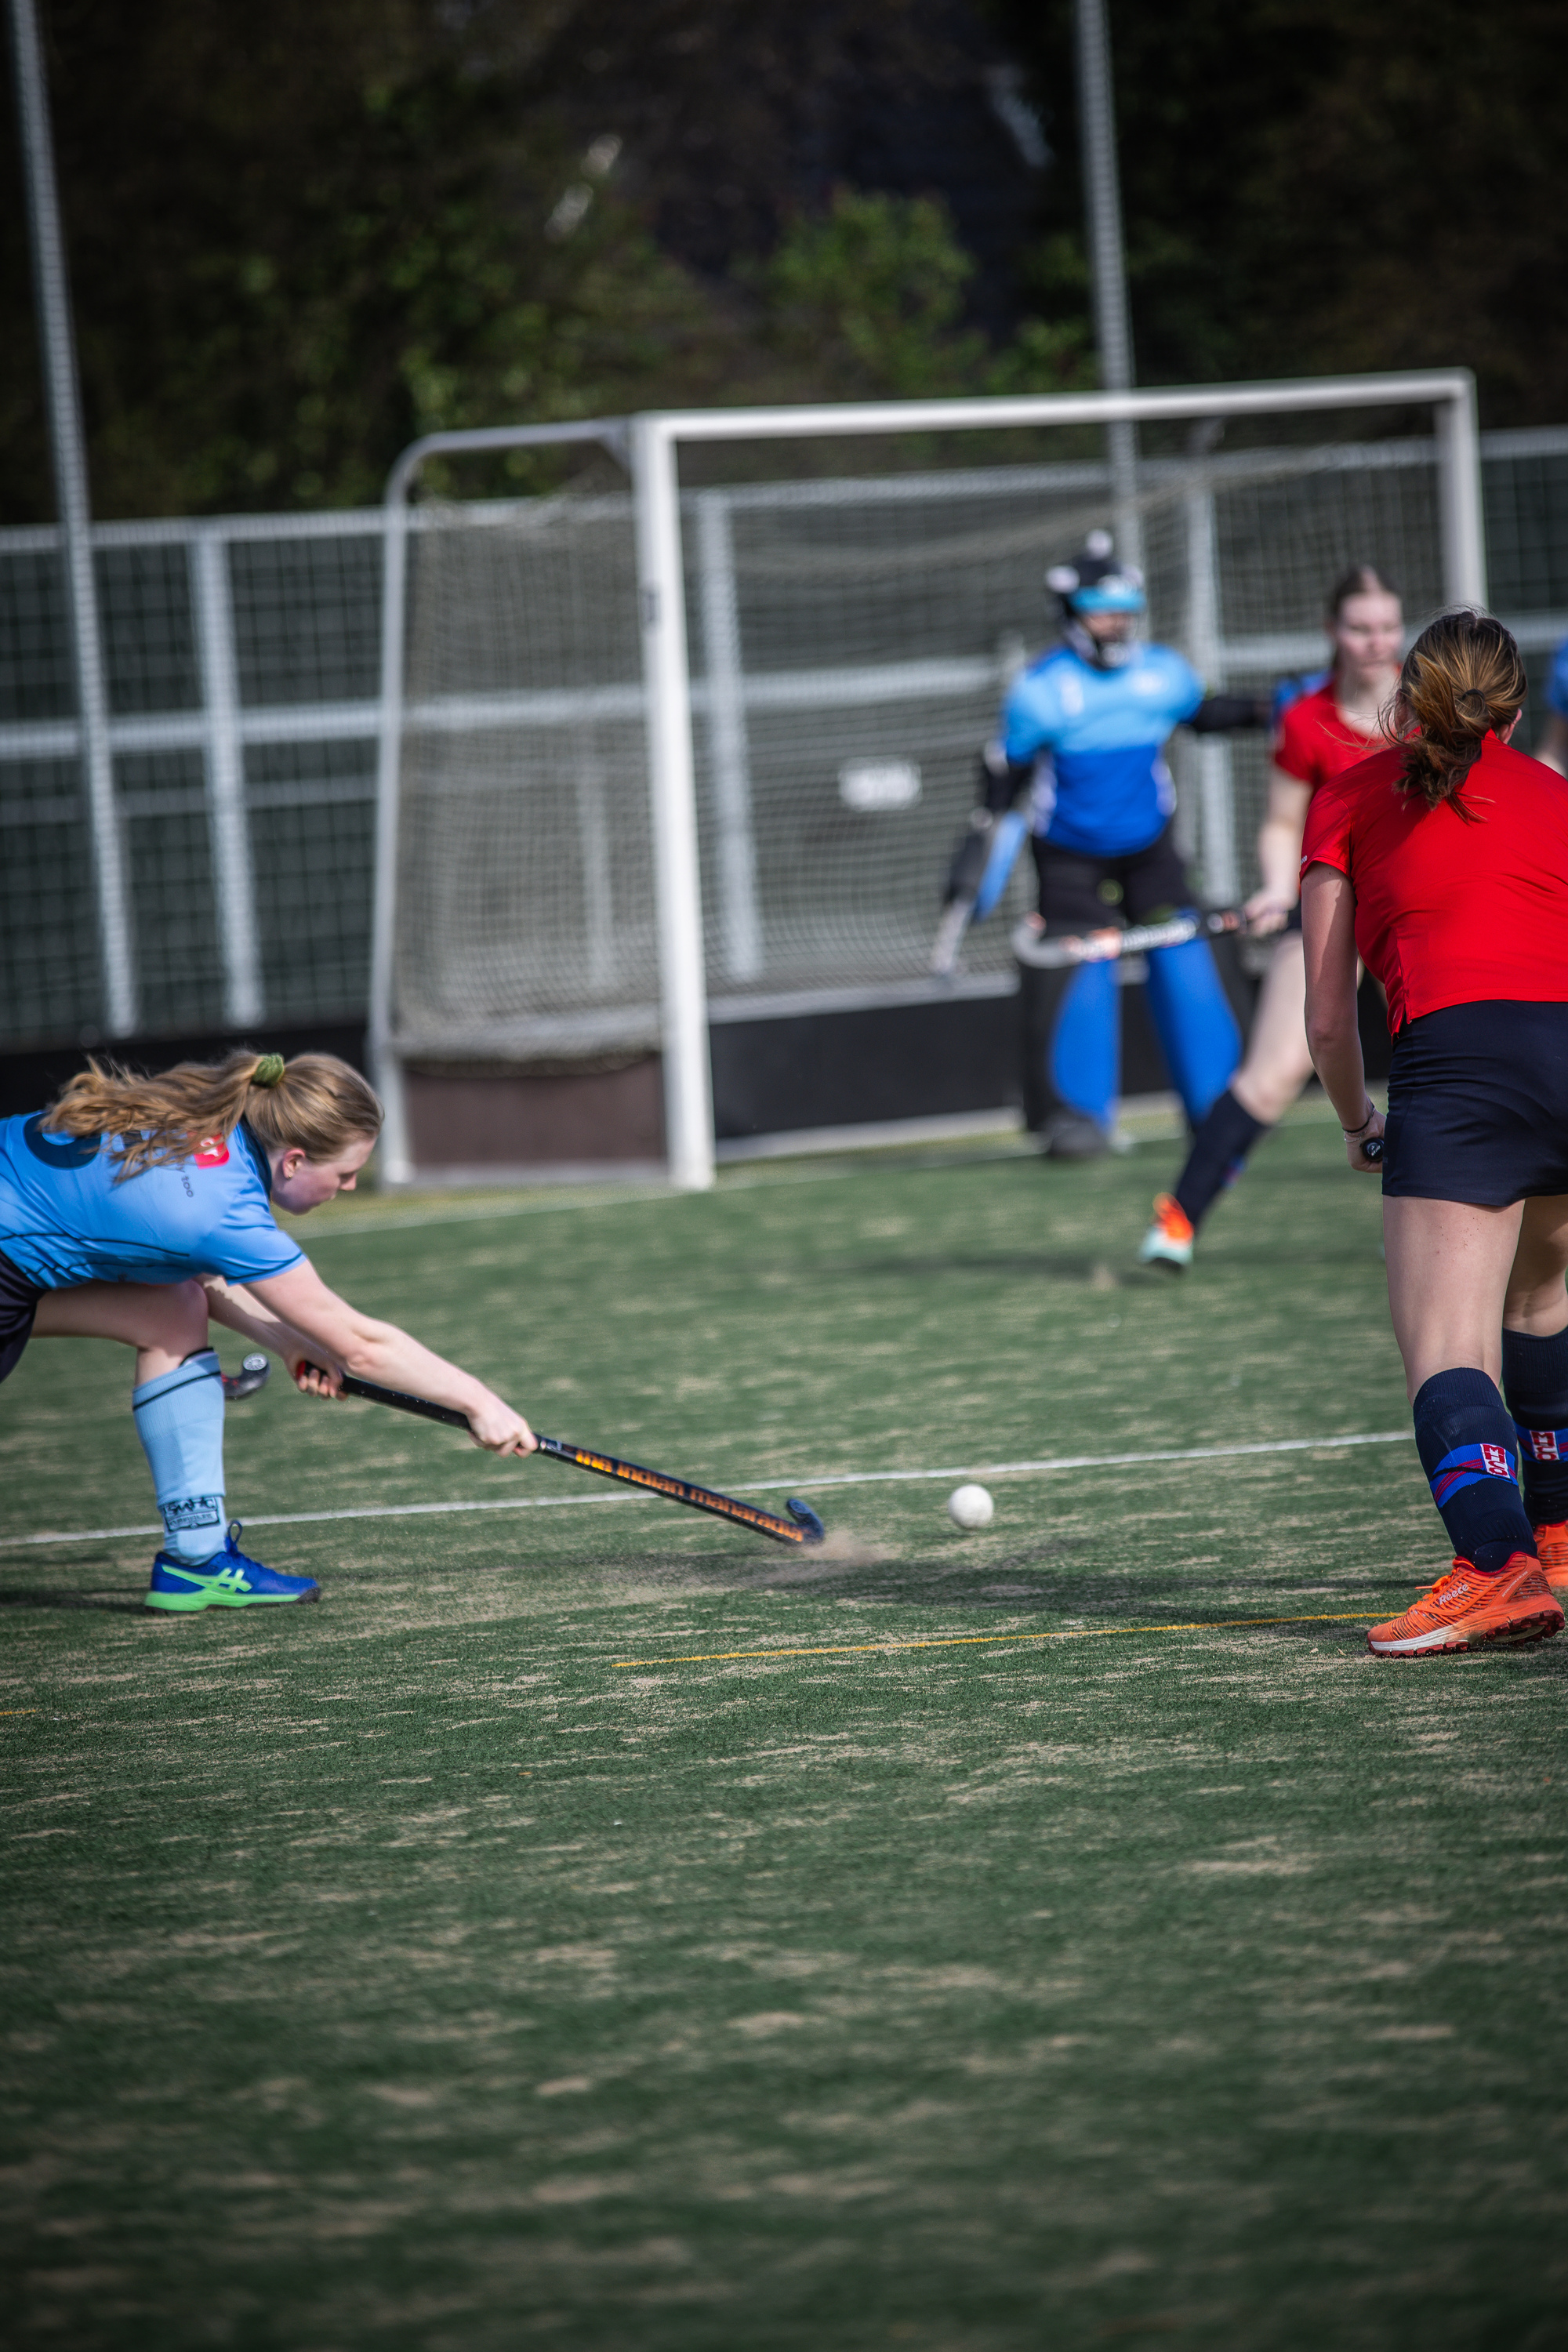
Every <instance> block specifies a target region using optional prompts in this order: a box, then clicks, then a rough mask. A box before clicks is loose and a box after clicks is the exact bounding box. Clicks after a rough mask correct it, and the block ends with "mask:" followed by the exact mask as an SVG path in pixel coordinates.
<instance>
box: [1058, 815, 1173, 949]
mask: <svg viewBox="0 0 1568 2352" xmlns="http://www.w3.org/2000/svg"><path fill="white" fill-rule="evenodd" d="M1034 851H1035V868H1036V871H1037V874H1038V875H1039V877H1040V912H1041V914H1042V915H1043V916H1044V918H1045V920H1046V926H1047V929H1049V930H1051V931H1056V932H1060V931H1070V930H1080V931H1081V930H1096V929H1099V930H1104V929H1109V928H1110V926H1111V925H1112V924H1115V923H1119V922H1129V923H1160V922H1168V921H1169V920H1170V919H1171V917H1172V916H1173V915H1179V914H1180V913H1181V911H1182V909H1183V908H1184V907H1190V906H1191V905H1192V903H1193V892H1192V886H1191V884H1190V883H1189V882H1188V880H1187V869H1186V867H1185V866H1184V864H1183V863H1182V859H1181V856H1180V853H1179V852H1178V850H1177V848H1176V843H1175V836H1174V834H1173V830H1172V827H1171V825H1170V824H1166V825H1165V826H1164V828H1163V831H1161V832H1160V833H1157V834H1156V835H1155V836H1154V838H1153V840H1152V842H1150V843H1149V845H1148V846H1147V847H1146V848H1143V849H1133V850H1129V851H1128V852H1127V853H1126V854H1125V855H1124V856H1120V857H1091V856H1089V855H1088V854H1087V853H1086V852H1085V851H1083V850H1079V849H1058V847H1057V845H1056V844H1055V843H1054V842H1049V841H1042V840H1041V839H1040V837H1039V835H1035V838H1034Z"/></svg>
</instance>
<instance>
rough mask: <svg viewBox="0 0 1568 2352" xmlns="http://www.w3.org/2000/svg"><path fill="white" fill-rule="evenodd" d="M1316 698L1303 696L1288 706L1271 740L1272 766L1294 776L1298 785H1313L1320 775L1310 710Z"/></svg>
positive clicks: (1308, 695) (1307, 695)
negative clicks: (1272, 743)
mask: <svg viewBox="0 0 1568 2352" xmlns="http://www.w3.org/2000/svg"><path fill="white" fill-rule="evenodd" d="M1314 700H1315V697H1314V696H1312V695H1310V694H1304V695H1302V696H1301V697H1300V699H1299V700H1298V701H1296V702H1292V703H1289V704H1288V705H1287V706H1286V708H1285V709H1284V711H1283V712H1282V713H1281V714H1280V719H1279V727H1278V729H1277V730H1276V732H1275V737H1274V754H1273V756H1274V764H1275V766H1276V767H1277V768H1282V769H1283V770H1284V772H1285V773H1286V774H1287V775H1288V776H1294V777H1295V779H1296V781H1297V782H1298V783H1299V784H1316V783H1318V782H1320V780H1321V776H1322V772H1323V770H1322V762H1321V760H1320V758H1319V756H1318V746H1317V744H1316V742H1315V741H1314V740H1313V738H1314V736H1315V733H1316V730H1315V729H1314V727H1313V725H1312V718H1311V711H1310V704H1311V703H1312V702H1313V701H1314Z"/></svg>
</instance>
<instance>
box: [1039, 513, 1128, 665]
mask: <svg viewBox="0 0 1568 2352" xmlns="http://www.w3.org/2000/svg"><path fill="white" fill-rule="evenodd" d="M1046 586H1047V588H1048V589H1049V590H1050V591H1051V593H1052V594H1053V595H1056V596H1058V597H1059V598H1060V599H1061V610H1062V635H1063V636H1064V637H1065V638H1066V640H1067V642H1068V645H1069V646H1071V647H1072V649H1073V651H1074V652H1075V653H1076V654H1079V656H1081V657H1082V658H1083V659H1084V660H1085V661H1088V662H1092V663H1093V664H1094V666H1095V667H1096V668H1098V669H1121V668H1122V667H1124V666H1125V664H1126V663H1127V662H1129V661H1130V660H1131V657H1132V641H1131V631H1129V632H1128V633H1127V634H1126V635H1118V636H1116V637H1113V638H1110V639H1108V640H1106V641H1104V642H1102V641H1101V640H1100V638H1099V637H1097V636H1095V635H1094V634H1093V632H1092V631H1091V630H1089V629H1088V628H1086V627H1085V625H1084V621H1085V616H1086V615H1088V614H1099V613H1128V614H1138V613H1142V612H1144V611H1146V610H1147V599H1146V598H1145V596H1144V593H1143V574H1142V572H1140V571H1139V569H1138V566H1137V565H1136V564H1135V563H1119V562H1117V561H1116V558H1115V556H1114V555H1113V553H1112V551H1111V540H1110V532H1109V531H1105V530H1091V531H1090V532H1089V537H1088V538H1087V539H1086V540H1085V541H1084V543H1083V548H1082V551H1081V552H1080V553H1079V555H1077V556H1075V557H1074V559H1073V561H1072V562H1070V563H1053V564H1052V566H1051V568H1050V570H1049V571H1048V572H1047V574H1046Z"/></svg>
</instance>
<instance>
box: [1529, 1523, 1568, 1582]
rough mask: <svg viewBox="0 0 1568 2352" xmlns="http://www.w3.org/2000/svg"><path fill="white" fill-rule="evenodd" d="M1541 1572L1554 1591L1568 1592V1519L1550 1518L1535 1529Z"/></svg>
mask: <svg viewBox="0 0 1568 2352" xmlns="http://www.w3.org/2000/svg"><path fill="white" fill-rule="evenodd" d="M1535 1549H1536V1550H1537V1551H1538V1552H1539V1553H1540V1555H1541V1573H1542V1576H1543V1577H1544V1578H1545V1579H1546V1581H1547V1583H1548V1584H1549V1585H1550V1586H1551V1587H1552V1591H1553V1592H1568V1519H1549V1520H1548V1521H1547V1523H1546V1525H1545V1526H1544V1527H1540V1528H1536V1530H1535Z"/></svg>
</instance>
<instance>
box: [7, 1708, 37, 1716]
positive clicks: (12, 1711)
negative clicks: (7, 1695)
mask: <svg viewBox="0 0 1568 2352" xmlns="http://www.w3.org/2000/svg"><path fill="white" fill-rule="evenodd" d="M37 1712H38V1710H37V1707H36V1706H0V1715H37Z"/></svg>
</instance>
